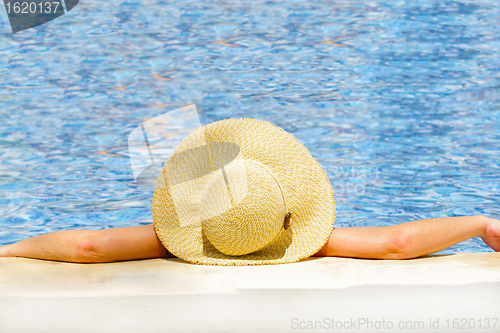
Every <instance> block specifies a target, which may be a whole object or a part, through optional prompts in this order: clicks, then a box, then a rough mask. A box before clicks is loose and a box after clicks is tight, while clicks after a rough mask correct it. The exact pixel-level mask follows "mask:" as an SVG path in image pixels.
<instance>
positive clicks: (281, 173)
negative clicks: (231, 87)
mask: <svg viewBox="0 0 500 333" xmlns="http://www.w3.org/2000/svg"><path fill="white" fill-rule="evenodd" d="M221 143H228V144H221ZM205 155H206V156H207V158H200V156H205ZM229 162H230V163H229ZM228 163H229V164H228ZM224 165H225V167H224V168H222V166H224ZM287 212H290V213H291V219H290V224H289V226H288V227H287V228H286V229H285V228H284V227H283V218H284V216H285V215H286V213H287ZM153 220H154V225H155V230H156V233H157V235H158V237H159V238H160V240H161V241H162V243H163V245H164V246H165V247H166V248H167V250H168V251H169V252H170V253H172V254H173V255H175V256H177V257H179V258H181V259H184V260H186V261H189V262H191V263H195V264H204V265H224V266H233V265H238V266H243V265H266V264H284V263H291V262H296V261H299V260H301V259H304V258H307V257H309V256H311V255H313V254H314V253H316V252H317V251H319V250H320V249H321V247H322V246H323V245H324V244H325V243H326V241H327V240H328V238H329V236H330V234H331V232H332V230H333V224H334V221H335V201H334V196H333V190H332V187H331V184H330V181H329V180H328V178H327V176H326V174H325V172H324V170H323V169H322V167H321V165H320V164H319V163H318V162H317V161H316V160H315V159H314V158H313V157H312V155H311V154H310V153H309V151H308V150H307V148H306V147H304V146H303V145H302V144H300V143H299V142H298V141H297V139H295V137H294V136H293V135H291V134H290V133H287V132H285V131H283V130H282V129H280V128H279V127H276V126H274V125H272V124H270V123H267V122H264V121H259V120H255V119H246V118H245V119H226V120H221V121H218V122H214V123H211V124H209V125H206V126H204V127H202V128H199V129H197V130H196V131H194V132H193V133H191V134H190V135H189V136H188V137H186V138H185V139H184V140H183V141H182V142H181V144H180V145H179V146H178V147H177V149H176V151H175V154H174V155H173V156H172V157H171V158H170V160H169V161H168V162H167V163H166V164H165V166H164V168H163V171H162V173H161V175H160V177H159V178H158V183H157V185H156V189H155V193H154V198H153ZM235 221H236V222H237V223H235ZM228 240H231V241H228ZM252 251H255V252H252Z"/></svg>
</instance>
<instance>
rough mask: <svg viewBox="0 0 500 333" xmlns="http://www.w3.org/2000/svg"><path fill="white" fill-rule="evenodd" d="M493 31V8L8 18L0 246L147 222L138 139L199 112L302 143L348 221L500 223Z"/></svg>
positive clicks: (225, 7) (129, 11)
mask: <svg viewBox="0 0 500 333" xmlns="http://www.w3.org/2000/svg"><path fill="white" fill-rule="evenodd" d="M2 8H3V7H2ZM499 22H500V6H498V2H497V1H494V0H492V1H382V2H381V1H308V2H306V1H260V0H257V1H233V0H231V1H224V2H221V1H218V2H213V1H156V0H154V1H153V0H151V1H149V0H148V1H138V0H130V1H121V0H115V1H109V2H108V1H95V0H85V1H81V2H80V3H79V5H78V6H77V7H75V9H73V10H72V11H71V12H69V13H68V14H66V15H64V16H62V17H61V18H59V19H57V20H55V21H52V22H49V23H47V24H45V25H42V26H39V27H36V28H33V29H30V30H26V31H23V32H20V33H17V34H12V32H11V30H10V26H9V22H8V19H7V15H6V12H5V10H4V9H1V10H0V244H6V243H10V242H13V241H17V240H21V239H24V238H27V237H29V236H34V235H39V234H42V233H46V232H50V231H55V230H60V229H76V228H89V229H102V228H109V227H119V226H134V225H140V224H146V223H150V221H151V218H152V216H151V204H152V192H151V191H149V192H148V191H144V190H142V189H140V188H138V187H137V186H136V185H135V183H134V181H133V176H132V171H131V167H130V162H129V159H128V149H127V135H128V134H129V133H130V131H132V129H134V128H135V127H136V126H138V125H139V124H140V123H141V122H143V121H145V120H147V119H150V118H152V117H154V116H157V115H159V114H162V113H165V112H167V111H170V110H173V109H175V108H177V107H179V106H181V105H186V104H191V103H195V104H196V105H197V107H198V109H199V110H200V111H201V115H202V118H203V121H204V122H210V121H214V120H219V119H223V118H229V117H252V118H258V119H262V120H267V121H270V122H272V123H274V124H276V125H278V126H280V127H282V128H284V129H285V130H287V131H290V132H291V133H293V134H294V135H295V136H296V137H297V138H298V139H299V140H300V141H301V142H303V143H304V144H305V145H306V146H307V147H308V148H309V149H310V150H311V152H312V154H313V155H314V156H315V157H316V158H317V159H318V160H319V161H320V163H321V164H322V165H323V166H324V168H325V169H326V171H327V173H328V176H329V178H330V180H331V181H332V184H333V186H334V189H335V194H336V204H337V206H336V207H337V220H336V225H337V226H340V227H346V226H387V225H393V224H398V223H402V222H406V221H411V220H415V219H424V218H433V217H444V216H460V215H476V214H483V215H487V216H491V217H495V218H500V158H499V157H500V24H499ZM487 251H491V250H490V249H489V248H488V247H487V246H486V245H485V244H484V243H483V242H482V241H481V239H479V238H475V239H471V240H469V241H466V242H463V243H460V244H458V245H456V246H453V247H452V248H450V249H448V250H446V251H442V252H440V253H442V254H444V253H459V252H467V253H471V252H487Z"/></svg>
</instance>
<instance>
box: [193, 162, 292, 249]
mask: <svg viewBox="0 0 500 333" xmlns="http://www.w3.org/2000/svg"><path fill="white" fill-rule="evenodd" d="M200 213H201V219H202V230H203V233H204V235H205V236H206V237H207V239H208V241H209V242H210V243H211V244H212V245H213V246H214V247H215V248H216V249H217V250H219V251H220V252H221V253H223V254H226V255H232V256H238V255H244V254H248V253H252V252H255V251H258V250H260V249H262V248H264V247H266V246H267V245H269V244H270V243H272V242H273V240H275V239H276V237H277V236H278V234H279V233H280V231H281V230H282V228H283V223H284V217H285V215H286V205H285V202H284V195H283V193H282V189H281V186H280V184H279V183H278V181H277V179H276V178H275V177H274V176H273V174H272V173H271V172H270V171H269V170H268V169H267V168H265V167H264V166H263V165H261V164H260V163H258V162H254V161H249V160H237V161H233V162H232V163H230V164H229V165H227V166H225V167H224V168H222V169H220V170H219V171H217V174H216V175H215V176H214V177H213V178H212V180H211V182H210V184H209V185H208V187H207V189H206V191H205V193H204V194H203V198H202V200H201V205H200Z"/></svg>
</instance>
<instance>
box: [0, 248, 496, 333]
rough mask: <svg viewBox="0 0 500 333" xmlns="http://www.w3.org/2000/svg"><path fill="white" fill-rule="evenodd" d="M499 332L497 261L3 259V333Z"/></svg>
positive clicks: (481, 257)
mask: <svg viewBox="0 0 500 333" xmlns="http://www.w3.org/2000/svg"><path fill="white" fill-rule="evenodd" d="M495 318H496V319H495ZM499 321H500V253H491V252H490V253H481V254H461V255H450V256H429V257H424V258H419V259H412V260H404V261H400V260H362V259H347V258H310V259H307V260H304V261H301V262H299V263H294V264H286V265H273V266H247V267H213V266H198V265H192V264H189V263H186V262H183V261H182V260H179V259H155V260H143V261H131V262H120V263H110V264H70V263H59V262H50V261H42V260H33V259H23V258H0V332H120V333H124V332H257V331H258V332H297V331H306V332H307V331H309V332H313V331H323V330H324V331H336V332H344V331H345V332H374V331H377V332H455V331H456V332H479V331H480V332H500V322H499ZM370 325H371V326H370ZM401 325H402V326H401ZM479 325H481V326H482V327H481V329H479ZM493 325H495V326H493ZM332 326H333V327H332ZM391 327H392V328H391ZM384 328H385V329H384Z"/></svg>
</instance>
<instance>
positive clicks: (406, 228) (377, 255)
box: [315, 216, 500, 259]
mask: <svg viewBox="0 0 500 333" xmlns="http://www.w3.org/2000/svg"><path fill="white" fill-rule="evenodd" d="M472 237H481V238H482V239H483V241H485V243H486V244H487V245H488V246H490V247H491V248H493V249H494V250H495V251H500V221H499V220H495V219H491V218H488V217H485V216H460V217H445V218H434V219H426V220H419V221H412V222H407V223H402V224H398V225H394V226H388V227H350V228H338V229H334V231H333V232H332V234H331V236H330V239H329V240H328V242H327V243H326V244H325V245H324V246H323V248H322V249H321V250H320V251H319V252H318V253H316V254H315V256H328V257H353V258H370V259H408V258H415V257H420V256H424V255H427V254H431V253H434V252H438V251H441V250H444V249H446V248H448V247H450V246H452V245H454V244H457V243H459V242H462V241H464V240H466V239H469V238H472Z"/></svg>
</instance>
